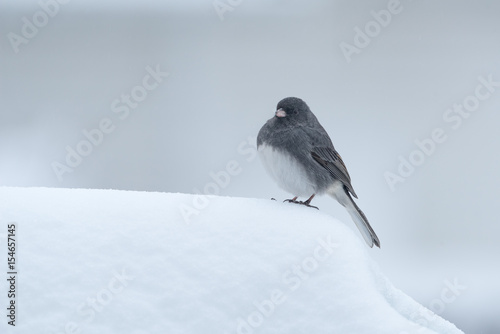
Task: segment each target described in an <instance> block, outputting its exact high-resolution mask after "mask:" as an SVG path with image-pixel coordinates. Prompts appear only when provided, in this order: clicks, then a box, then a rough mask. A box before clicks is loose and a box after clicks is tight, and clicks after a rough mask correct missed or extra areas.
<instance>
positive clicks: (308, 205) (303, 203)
mask: <svg viewBox="0 0 500 334" xmlns="http://www.w3.org/2000/svg"><path fill="white" fill-rule="evenodd" d="M312 197H314V196H312ZM312 197H311V198H310V199H308V200H307V201H305V202H303V201H297V197H294V198H292V199H286V200H284V201H283V202H287V203H294V204H301V205H305V206H307V207H309V208H315V209H316V210H319V208H318V207H317V206H314V205H310V204H309V203H311V200H312Z"/></svg>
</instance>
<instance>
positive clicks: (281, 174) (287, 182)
mask: <svg viewBox="0 0 500 334" xmlns="http://www.w3.org/2000/svg"><path fill="white" fill-rule="evenodd" d="M258 152H259V157H260V159H261V161H262V164H263V165H264V167H265V168H266V171H267V172H268V173H269V175H270V176H271V177H272V178H273V179H274V180H275V181H276V183H277V184H278V186H279V187H280V188H282V189H283V190H285V191H287V192H289V193H291V194H292V195H293V196H299V197H310V196H311V195H312V194H314V193H315V189H314V187H313V186H312V184H311V182H310V181H309V178H308V177H307V174H306V172H305V170H304V167H302V165H301V164H299V163H298V162H297V160H296V159H295V158H292V157H291V156H287V155H284V154H283V153H281V152H280V151H278V150H275V149H273V148H271V147H269V146H267V145H265V144H262V145H261V146H259V149H258Z"/></svg>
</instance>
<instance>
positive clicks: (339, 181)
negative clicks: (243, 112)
mask: <svg viewBox="0 0 500 334" xmlns="http://www.w3.org/2000/svg"><path fill="white" fill-rule="evenodd" d="M276 109H277V110H276V114H275V116H274V117H273V118H271V119H270V120H268V121H267V123H266V124H264V126H263V127H262V128H261V129H260V131H259V135H258V136H257V148H258V151H259V156H260V157H261V160H262V162H263V164H264V166H265V168H266V170H267V171H268V173H269V174H270V175H271V176H272V177H273V178H274V179H275V181H276V182H277V183H278V185H279V186H280V187H281V188H283V189H284V190H285V191H287V192H290V193H291V194H292V195H293V196H295V197H294V198H293V199H292V200H289V201H290V202H295V203H301V204H305V205H308V206H310V205H309V203H310V202H311V200H312V199H313V197H314V196H315V195H321V194H324V193H327V194H329V195H331V196H332V197H334V198H335V199H336V200H337V201H338V202H339V203H340V204H342V205H343V206H344V207H345V208H346V209H347V211H348V212H349V214H350V215H351V217H352V219H353V220H354V222H355V223H356V226H357V227H358V229H359V230H360V232H361V234H362V235H363V237H364V239H365V241H366V242H367V244H368V245H369V246H370V247H373V245H374V244H375V245H376V246H377V247H380V241H379V239H378V237H377V235H376V234H375V232H374V231H373V229H372V227H371V226H370V224H369V223H368V220H367V219H366V216H365V215H364V213H363V212H362V211H361V210H360V209H359V207H358V206H357V205H356V203H355V202H354V200H353V199H352V197H351V194H352V196H354V197H355V198H358V196H357V195H356V193H355V191H354V189H353V187H352V185H351V178H350V176H349V173H348V172H347V168H346V166H345V164H344V162H343V161H342V158H341V157H340V155H339V154H338V152H337V151H336V150H335V148H334V146H333V143H332V141H331V139H330V137H329V136H328V133H327V132H326V131H325V129H324V128H323V127H322V126H321V124H320V123H319V121H318V119H317V118H316V116H314V114H313V113H312V112H311V110H310V109H309V107H308V106H307V104H306V103H305V102H304V101H302V100H301V99H299V98H296V97H287V98H285V99H283V100H281V101H280V102H279V103H278V106H277V108H276ZM298 197H309V199H308V200H306V201H305V202H297V201H296V199H297V198H298Z"/></svg>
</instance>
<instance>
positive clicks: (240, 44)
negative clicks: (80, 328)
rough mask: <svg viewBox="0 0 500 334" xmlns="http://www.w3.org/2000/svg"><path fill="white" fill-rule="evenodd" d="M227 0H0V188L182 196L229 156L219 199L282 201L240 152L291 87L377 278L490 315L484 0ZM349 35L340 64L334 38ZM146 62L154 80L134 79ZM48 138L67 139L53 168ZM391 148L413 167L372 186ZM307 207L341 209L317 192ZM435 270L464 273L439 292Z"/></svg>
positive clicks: (496, 102)
mask: <svg viewBox="0 0 500 334" xmlns="http://www.w3.org/2000/svg"><path fill="white" fill-rule="evenodd" d="M49 2H50V1H49ZM50 3H53V2H50ZM233 3H235V4H236V5H235V6H233V7H232V10H231V11H226V12H224V13H223V15H222V17H223V19H221V17H220V16H219V15H218V13H217V11H216V10H215V8H214V6H213V2H212V1H201V0H199V1H189V2H186V1H170V2H162V1H149V2H148V1H145V2H132V1H125V2H124V1H108V2H104V3H101V2H97V1H76V0H74V1H70V2H68V3H67V4H59V6H58V8H56V7H54V6H52V7H47V8H48V9H47V8H46V9H45V12H47V11H50V12H51V14H53V15H52V16H50V15H48V14H45V16H44V14H43V12H44V9H43V8H42V7H41V6H40V4H39V3H38V2H37V1H23V2H14V1H6V0H2V1H0V32H1V39H0V52H1V53H0V103H1V110H0V159H1V160H0V185H7V186H46V187H64V188H75V187H77V188H112V189H123V190H142V191H162V192H182V193H195V192H196V191H201V192H203V189H204V187H205V186H207V184H209V183H211V182H213V180H212V178H211V173H218V172H220V171H223V170H225V169H226V168H227V164H228V163H229V162H230V161H236V162H237V163H238V165H239V167H240V172H239V173H237V175H233V176H231V178H230V180H229V182H228V184H227V186H226V185H224V187H219V188H220V194H221V195H224V196H238V197H256V198H271V197H275V198H277V199H279V200H282V199H285V198H289V197H290V195H288V194H286V193H284V192H282V191H281V190H279V189H278V188H277V186H276V185H275V184H274V183H273V181H272V180H271V179H270V178H269V177H268V176H267V175H266V174H265V171H264V169H263V167H262V166H261V164H260V162H259V161H258V159H253V157H254V156H253V155H252V153H251V150H250V148H251V146H252V145H254V140H255V137H256V136H257V133H258V131H259V129H260V127H261V126H262V125H263V124H264V122H265V121H266V120H267V119H269V118H271V117H272V116H273V113H274V111H275V106H276V103H277V102H278V101H279V100H280V99H282V98H283V97H286V96H298V97H301V98H303V99H304V100H305V101H306V102H307V103H308V104H309V106H310V107H311V109H312V111H313V112H314V113H315V114H316V116H317V117H318V119H319V120H320V122H321V123H322V124H323V126H324V127H325V128H326V130H327V131H328V132H329V134H330V136H331V138H332V140H333V142H334V144H335V146H336V148H337V150H338V151H339V153H340V154H341V155H342V157H343V159H344V161H345V163H346V165H347V167H348V169H349V172H350V174H351V178H352V181H353V186H354V188H355V189H356V192H357V193H358V195H359V201H358V204H359V206H360V207H361V208H362V209H363V211H364V212H365V213H366V214H367V216H368V218H369V219H370V221H371V223H372V225H373V227H374V229H375V230H376V231H377V234H378V236H379V237H380V240H381V244H382V249H381V250H378V249H377V250H372V251H371V254H372V256H373V257H374V258H375V259H376V260H377V261H378V262H379V264H380V266H381V267H382V270H383V271H384V272H385V273H386V274H387V276H388V277H389V278H390V279H391V280H392V282H393V283H394V284H395V285H396V286H397V287H398V288H400V289H402V290H403V291H405V292H407V293H408V294H409V295H411V296H412V297H414V298H415V299H416V300H418V301H419V302H420V303H422V304H423V305H425V306H427V307H431V308H434V310H437V311H438V313H439V314H441V315H443V316H444V317H445V318H447V319H449V320H450V321H452V322H454V323H455V324H457V326H458V327H459V328H461V329H463V330H465V331H466V332H475V333H478V332H479V331H482V333H495V332H498V331H500V320H499V319H498V314H497V310H498V309H499V307H500V305H499V300H500V289H499V288H498V281H500V266H499V265H500V263H499V260H498V256H497V254H499V253H500V246H499V244H498V241H497V240H496V236H497V235H498V234H499V233H500V224H498V217H497V214H498V213H497V208H496V206H497V205H498V198H499V193H500V190H499V189H500V178H499V177H498V170H500V158H499V157H498V152H499V151H500V140H499V136H498V129H497V128H498V124H499V121H500V115H499V110H500V66H499V65H500V58H499V55H500V23H499V20H498V13H499V12H500V2H496V1H477V2H472V1H451V0H448V1H430V0H427V1H415V0H414V1H410V0H402V1H400V2H399V5H398V6H395V5H389V4H392V3H394V2H391V1H389V2H388V1H367V0H366V1H347V0H345V1H326V0H325V1H315V2H306V1H279V0H276V1H241V2H240V3H239V4H238V3H237V2H236V1H235V2H233ZM391 6H392V7H391ZM390 10H393V11H394V12H395V13H391V12H390ZM381 11H382V12H381ZM40 12H42V14H40ZM384 13H391V16H390V18H388V17H387V16H384ZM44 17H45V18H46V20H45V19H44ZM377 17H378V19H379V21H381V22H382V23H378V22H377ZM26 20H27V21H29V24H34V22H35V21H36V20H38V21H36V22H38V25H39V27H36V26H35V28H36V30H37V31H34V30H33V29H31V30H30V29H29V27H26V25H27V23H26ZM358 29H359V30H358ZM366 29H368V32H366ZM370 29H371V30H370ZM359 31H362V33H361V34H363V35H364V36H365V38H364V39H363V36H362V35H360V33H359ZM23 32H24V33H25V34H27V35H28V36H29V37H25V36H24V35H23ZM367 33H368V35H366V34H367ZM12 34H16V35H17V36H20V38H24V40H23V42H19V41H20V39H17V40H16V41H18V43H20V44H18V45H17V46H13V45H16V43H13V42H12V41H11V40H12V38H13V37H12V36H13V35H12ZM370 35H371V37H370ZM360 36H361V37H360ZM367 39H369V41H368V40H367ZM356 42H357V43H358V44H357V45H358V47H357V51H356V52H355V53H352V54H351V56H350V57H349V58H350V61H349V59H347V58H346V56H345V55H344V53H343V52H342V49H341V45H344V46H345V45H346V44H349V45H352V46H356ZM342 43H345V44H342ZM364 44H366V45H364ZM16 51H17V52H16ZM157 69H158V70H159V71H160V72H165V73H166V72H168V76H166V75H160V76H159V77H158V80H156V81H155V80H154V78H153V77H147V76H148V75H150V74H149V73H150V72H151V71H153V72H154V71H156V70H157ZM145 77H146V79H145ZM481 78H482V79H481ZM488 78H490V79H488ZM485 80H486V81H488V80H490V81H492V82H493V84H486V85H485V84H484V81H485ZM495 82H496V85H497V86H495V84H494V83H495ZM478 86H480V87H479V88H478ZM148 88H149V89H148ZM127 96H132V97H131V101H129V102H128V103H129V104H127V102H126V99H127ZM134 96H135V98H134ZM124 99H125V100H124ZM461 104H462V105H464V104H465V107H467V108H468V109H470V110H471V111H468V110H466V109H465V107H464V108H462V111H460V112H454V111H453V108H454V105H461ZM450 108H451V109H452V110H451V111H449V109H450ZM456 108H459V107H456ZM127 109H128V114H126V113H127V111H126V110H127ZM455 110H458V109H455ZM125 115H126V117H125ZM103 124H104V126H103ZM99 126H101V127H103V128H104V129H106V130H108V132H109V133H103V136H102V138H100V136H99V135H98V134H96V133H97V132H95V131H93V132H92V130H93V129H96V128H99ZM435 129H438V130H435ZM84 131H88V132H89V133H93V134H94V137H93V138H94V141H95V143H98V144H95V145H94V144H91V145H90V146H88V144H87V143H82V142H84V141H88V139H87V138H86V136H85V134H84ZM100 131H101V130H100ZM435 131H437V133H438V134H439V135H435V137H436V138H438V139H439V142H434V148H432V147H431V146H432V145H431V144H429V140H430V138H432V136H433V132H434V133H435ZM416 141H419V142H421V143H427V146H426V147H427V149H428V150H429V151H428V152H427V153H429V154H428V155H426V154H424V153H419V151H422V149H420V148H419V146H418V145H417V144H416ZM429 145H430V146H429ZM68 147H69V149H70V150H75V151H77V150H78V149H80V150H81V151H82V152H85V154H87V155H86V156H82V157H81V161H78V160H73V162H75V161H76V162H78V163H75V165H76V166H75V167H71V169H72V172H67V173H64V174H62V176H61V178H60V179H59V178H58V177H57V175H56V173H55V172H54V169H53V165H54V162H57V163H59V164H61V165H62V164H64V165H67V163H66V161H65V160H66V157H67V155H68V151H67V149H68ZM238 148H239V149H238ZM400 157H403V159H405V160H412V159H413V160H412V161H414V162H415V164H416V166H414V167H412V168H413V170H411V171H409V170H405V171H403V172H406V174H405V176H404V177H402V179H400V180H404V182H398V183H395V184H394V186H393V189H391V187H390V186H389V185H388V183H387V181H386V174H387V172H390V173H394V174H398V166H399V165H400V163H401V160H400ZM73 159H75V158H73ZM68 168H69V167H68ZM406 168H407V169H408V166H406ZM315 205H318V206H319V207H320V209H321V210H324V211H326V212H329V213H331V214H332V215H334V216H335V217H338V218H339V219H340V220H343V221H345V222H346V223H347V224H349V225H353V224H352V222H351V221H350V218H349V216H348V215H347V213H346V212H345V211H344V209H343V208H342V207H341V206H340V205H338V204H337V203H336V202H335V201H333V200H332V199H330V198H326V197H325V198H319V199H317V200H316V199H315ZM305 223H306V222H305ZM356 233H357V232H356ZM447 280H448V281H449V282H453V281H454V280H456V281H458V282H459V283H460V284H461V285H464V286H466V289H465V290H463V291H461V292H460V294H459V295H456V296H454V297H455V298H454V299H453V301H452V302H447V303H443V302H441V303H439V300H441V298H442V295H443V291H445V293H446V289H447V285H446V283H445V281H447ZM436 300H437V301H436ZM441 301H442V300H441ZM436 305H442V306H443V307H442V308H437V306H436Z"/></svg>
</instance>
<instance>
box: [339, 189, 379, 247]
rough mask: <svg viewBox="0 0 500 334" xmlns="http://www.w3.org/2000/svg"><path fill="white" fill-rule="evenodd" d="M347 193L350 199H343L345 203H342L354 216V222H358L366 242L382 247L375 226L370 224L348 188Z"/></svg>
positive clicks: (369, 244)
mask: <svg viewBox="0 0 500 334" xmlns="http://www.w3.org/2000/svg"><path fill="white" fill-rule="evenodd" d="M344 190H345V193H346V197H347V198H348V199H349V200H346V201H343V202H344V203H341V204H343V205H344V206H345V208H346V209H347V212H349V214H350V215H351V217H352V220H354V223H355V224H356V227H357V228H358V229H359V231H360V232H361V235H363V238H364V239H365V241H366V243H367V244H368V246H370V247H373V245H374V244H375V246H377V247H378V248H380V241H379V240H378V237H377V235H376V234H375V231H374V230H373V228H372V227H371V226H370V223H369V222H368V219H367V218H366V216H365V214H364V213H363V211H361V209H360V208H359V207H358V205H357V204H356V203H355V202H354V200H353V199H352V197H351V195H350V194H349V191H348V190H347V189H344Z"/></svg>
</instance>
